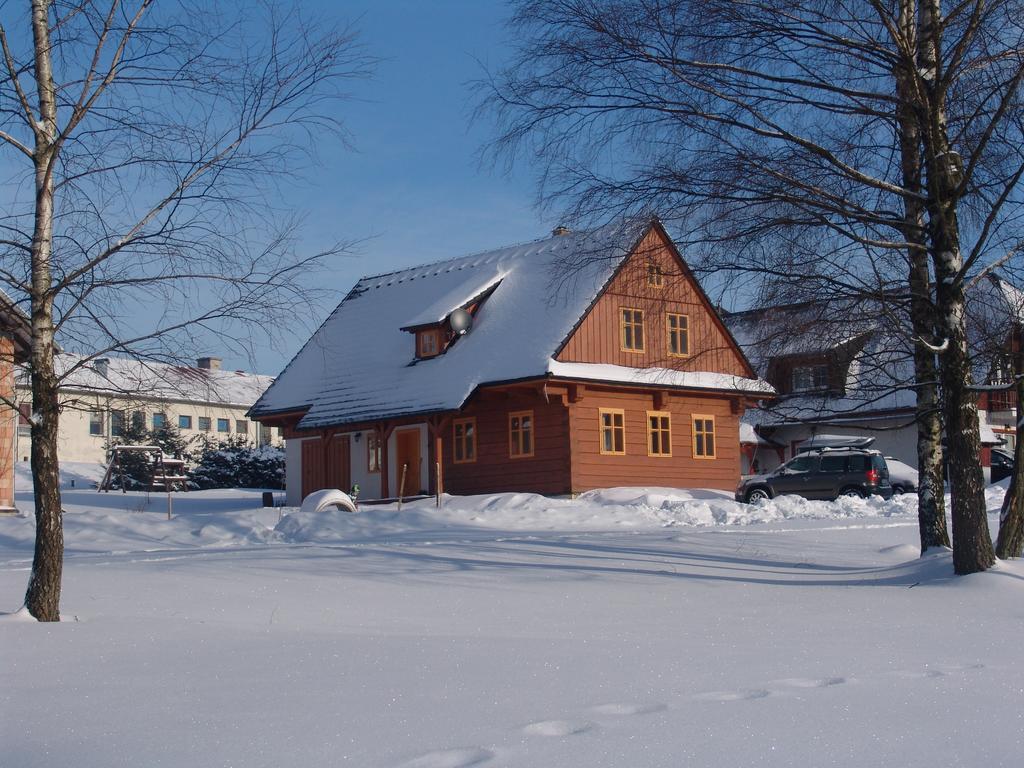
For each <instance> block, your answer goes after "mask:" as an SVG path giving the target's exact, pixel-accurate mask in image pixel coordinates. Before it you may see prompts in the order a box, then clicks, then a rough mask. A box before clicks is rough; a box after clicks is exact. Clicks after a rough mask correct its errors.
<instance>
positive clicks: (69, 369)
mask: <svg viewBox="0 0 1024 768" xmlns="http://www.w3.org/2000/svg"><path fill="white" fill-rule="evenodd" d="M104 359H105V360H106V361H107V362H106V364H105V365H104V364H103V363H102V362H101V361H100V360H92V361H85V359H84V358H83V357H82V356H80V355H72V354H67V353H62V354H58V355H56V357H55V359H54V364H55V367H56V369H57V375H58V376H59V377H61V379H62V381H61V389H63V390H77V391H83V392H90V393H98V394H106V395H110V396H112V397H128V396H134V397H138V398H144V399H156V400H181V401H186V402H200V403H216V404H219V405H234V406H240V407H247V406H250V405H252V404H253V403H254V402H256V400H257V399H258V398H259V396H260V395H261V394H263V392H264V391H265V390H266V389H267V387H269V386H270V384H271V383H272V382H273V381H274V378H273V377H272V376H263V375H261V374H258V373H247V372H245V371H227V370H210V369H207V368H192V367H190V366H183V365H168V364H166V363H151V362H147V361H142V360H137V359H134V358H126V357H107V358H104ZM76 366H78V367H77V368H76ZM18 377H19V384H21V385H24V384H25V383H26V382H27V371H26V370H25V369H24V368H22V369H19V372H18Z"/></svg>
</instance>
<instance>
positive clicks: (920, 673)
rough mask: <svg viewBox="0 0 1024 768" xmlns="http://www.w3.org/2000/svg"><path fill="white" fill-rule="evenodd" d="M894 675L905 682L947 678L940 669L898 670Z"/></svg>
mask: <svg viewBox="0 0 1024 768" xmlns="http://www.w3.org/2000/svg"><path fill="white" fill-rule="evenodd" d="M892 674H894V675H895V676H896V677H902V678H904V679H905V680H922V679H928V678H934V677H945V676H946V673H945V672H942V671H940V670H938V669H924V670H914V669H901V670H898V671H896V672H893V673H892Z"/></svg>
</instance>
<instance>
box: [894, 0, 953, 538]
mask: <svg viewBox="0 0 1024 768" xmlns="http://www.w3.org/2000/svg"><path fill="white" fill-rule="evenodd" d="M899 21H900V29H901V32H902V34H903V41H902V42H903V44H904V45H905V46H906V48H907V50H908V56H907V58H906V60H905V62H904V66H902V67H897V68H896V71H895V72H894V73H893V74H894V77H895V80H896V100H897V104H898V106H897V110H896V122H897V127H898V134H899V144H900V165H901V170H902V174H903V187H904V189H906V190H908V193H907V194H905V195H904V196H903V219H904V226H903V236H904V238H905V239H906V242H907V243H909V244H910V245H909V247H908V249H907V262H908V265H909V268H910V269H909V272H910V274H909V278H910V280H909V288H910V322H911V327H912V335H913V338H914V342H913V343H914V381H915V382H916V385H917V386H916V393H917V405H916V422H917V467H918V482H917V520H918V528H919V530H920V536H921V553H922V554H924V553H925V552H927V551H928V550H929V549H931V548H932V547H948V546H949V533H948V531H947V530H946V505H945V494H944V493H943V477H942V422H941V419H940V418H939V403H938V385H937V380H938V370H937V369H936V365H935V353H934V352H933V351H932V350H931V349H929V347H928V346H927V345H926V344H925V343H924V342H926V341H931V340H933V339H934V334H935V311H934V305H933V304H932V282H931V277H930V274H929V269H928V248H927V231H926V229H925V206H924V203H923V201H922V199H921V197H920V195H919V194H917V193H918V192H920V190H921V189H922V186H923V185H922V157H921V129H920V126H919V125H918V121H917V116H916V114H915V113H914V110H913V108H912V106H911V105H912V95H913V87H912V77H913V74H914V73H913V72H912V71H911V68H912V67H913V66H914V62H913V59H912V58H911V55H912V54H910V51H912V50H913V49H914V47H915V46H914V43H915V42H916V40H917V3H916V0H900V16H899Z"/></svg>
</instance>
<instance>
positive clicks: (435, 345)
mask: <svg viewBox="0 0 1024 768" xmlns="http://www.w3.org/2000/svg"><path fill="white" fill-rule="evenodd" d="M440 353H441V332H440V331H439V330H438V329H437V328H431V329H430V330H426V331H419V332H417V334H416V357H437V356H438V355H439V354H440Z"/></svg>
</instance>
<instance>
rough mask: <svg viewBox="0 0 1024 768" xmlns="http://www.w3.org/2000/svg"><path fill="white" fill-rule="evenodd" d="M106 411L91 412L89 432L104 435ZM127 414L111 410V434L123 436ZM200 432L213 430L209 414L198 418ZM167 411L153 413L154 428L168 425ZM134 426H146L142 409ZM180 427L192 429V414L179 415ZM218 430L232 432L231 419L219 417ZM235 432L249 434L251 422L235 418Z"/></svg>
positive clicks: (135, 413) (134, 418) (136, 413)
mask: <svg viewBox="0 0 1024 768" xmlns="http://www.w3.org/2000/svg"><path fill="white" fill-rule="evenodd" d="M105 419H106V412H105V411H93V412H92V413H90V414H89V434H90V435H96V436H99V437H103V436H105V435H106V431H105V426H106V424H105ZM125 419H126V414H125V412H124V411H110V434H111V436H112V437H122V436H123V435H124V432H125V425H126V424H127V422H126V420H125ZM196 421H197V424H198V428H199V431H200V432H212V431H213V419H211V418H210V417H209V416H199V417H197V419H196ZM167 423H168V422H167V414H166V413H154V414H152V425H153V429H161V428H163V427H166V426H167ZM132 426H133V427H134V428H136V429H145V428H146V414H144V413H143V412H142V411H134V412H132ZM178 429H192V417H191V416H185V415H182V416H178ZM217 431H218V432H221V433H224V434H229V433H230V432H231V419H217ZM235 434H238V435H248V434H249V422H248V421H246V420H245V419H236V420H235Z"/></svg>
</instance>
